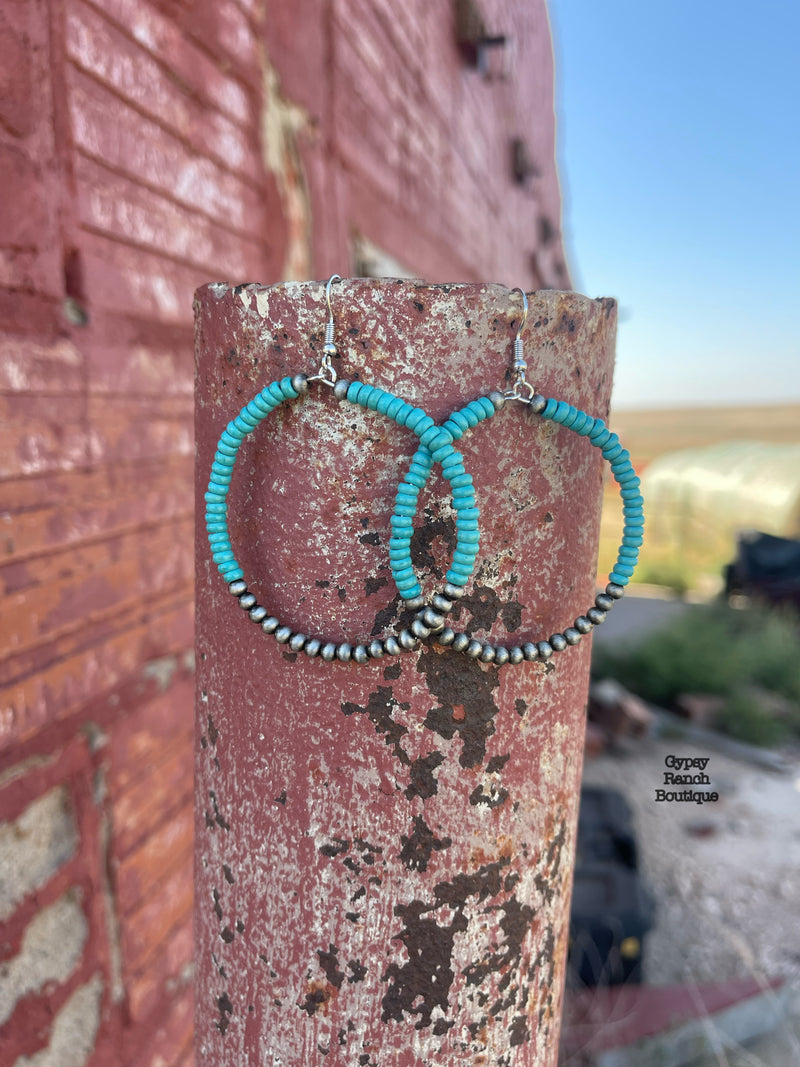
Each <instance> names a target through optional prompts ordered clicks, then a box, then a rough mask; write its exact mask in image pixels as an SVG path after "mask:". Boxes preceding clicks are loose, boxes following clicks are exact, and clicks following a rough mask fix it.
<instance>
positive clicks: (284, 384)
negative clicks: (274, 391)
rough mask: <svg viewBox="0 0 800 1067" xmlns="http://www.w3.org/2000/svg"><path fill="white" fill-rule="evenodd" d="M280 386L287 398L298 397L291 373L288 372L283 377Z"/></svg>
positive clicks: (293, 398)
mask: <svg viewBox="0 0 800 1067" xmlns="http://www.w3.org/2000/svg"><path fill="white" fill-rule="evenodd" d="M279 388H280V391H281V392H282V393H283V395H284V397H285V398H286V399H287V400H295V399H296V398H297V395H298V393H297V390H296V389H295V387H294V386H293V385H292V379H291V377H290V375H288V374H287V375H286V377H285V378H281V381H280V386H279Z"/></svg>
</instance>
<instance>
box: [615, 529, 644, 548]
mask: <svg viewBox="0 0 800 1067" xmlns="http://www.w3.org/2000/svg"><path fill="white" fill-rule="evenodd" d="M642 541H644V537H643V536H642V534H641V533H640V534H639V536H638V537H631V536H630V535H629V534H623V535H622V540H621V541H620V544H621V545H628V546H629V547H631V548H640V547H641V544H642Z"/></svg>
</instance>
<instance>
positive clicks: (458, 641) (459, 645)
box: [453, 633, 469, 652]
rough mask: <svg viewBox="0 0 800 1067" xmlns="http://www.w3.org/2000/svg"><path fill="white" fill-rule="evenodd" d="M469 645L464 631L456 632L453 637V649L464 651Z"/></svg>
mask: <svg viewBox="0 0 800 1067" xmlns="http://www.w3.org/2000/svg"><path fill="white" fill-rule="evenodd" d="M468 645H469V637H468V636H467V634H465V633H457V634H456V636H455V637H454V638H453V651H454V652H464V651H465V650H466V648H467V646H468Z"/></svg>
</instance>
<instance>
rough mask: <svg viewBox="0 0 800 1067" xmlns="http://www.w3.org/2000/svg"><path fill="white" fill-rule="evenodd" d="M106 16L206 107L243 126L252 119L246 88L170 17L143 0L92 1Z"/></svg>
mask: <svg viewBox="0 0 800 1067" xmlns="http://www.w3.org/2000/svg"><path fill="white" fill-rule="evenodd" d="M93 6H94V7H95V8H97V9H98V10H99V11H100V12H101V13H102V14H103V15H104V16H105V17H106V18H107V19H109V20H111V21H113V22H115V23H116V24H117V26H118V27H119V28H120V29H122V30H123V31H124V32H126V33H127V34H129V35H130V36H131V37H132V38H133V39H134V40H135V41H136V42H137V43H138V44H140V45H141V46H142V48H144V49H146V50H147V51H148V52H149V53H150V54H151V55H152V56H153V57H154V58H156V59H157V60H159V62H160V63H161V64H162V65H163V67H164V69H165V70H166V71H167V72H168V73H169V74H170V76H172V77H175V76H177V77H178V78H179V79H180V81H181V82H182V83H183V84H184V85H186V86H187V87H188V88H189V89H190V90H191V92H192V95H194V96H197V97H201V98H202V99H203V101H204V104H205V106H206V107H211V108H214V109H218V110H220V111H223V112H225V113H226V114H227V115H228V116H229V117H230V118H232V119H234V120H235V121H236V122H238V123H239V124H240V125H241V126H244V127H245V128H247V127H248V126H249V125H250V124H251V123H252V122H253V120H254V115H253V104H252V100H251V98H250V94H249V92H248V91H247V90H246V89H245V88H244V87H243V86H242V85H241V84H240V83H239V82H238V81H236V80H235V79H234V78H233V77H230V75H228V76H226V75H224V74H223V73H222V72H221V70H220V68H219V66H217V65H215V64H214V63H213V62H212V61H211V60H210V59H209V58H208V56H207V55H206V54H205V52H203V51H202V50H201V49H200V48H198V47H197V46H196V45H194V44H192V43H191V42H190V41H189V40H187V37H186V35H185V34H184V33H182V32H181V30H180V29H179V27H178V26H177V25H176V24H175V22H174V21H172V20H170V19H169V18H166V17H165V16H164V15H162V14H160V13H159V12H158V11H156V10H155V8H154V7H153V6H152V5H151V4H148V3H146V2H144V0H102V2H101V3H97V2H96V0H95V2H93Z"/></svg>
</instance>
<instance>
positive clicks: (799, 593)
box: [723, 531, 800, 608]
mask: <svg viewBox="0 0 800 1067" xmlns="http://www.w3.org/2000/svg"><path fill="white" fill-rule="evenodd" d="M723 577H724V579H725V596H726V597H731V596H735V595H740V596H750V597H754V598H757V599H759V600H764V601H766V602H768V603H770V604H794V606H795V607H797V608H800V541H796V540H792V539H790V538H788V537H774V536H773V535H772V534H765V533H759V532H758V531H751V532H748V533H743V534H740V535H739V538H738V542H737V547H736V558H735V559H734V560H733V562H732V563H729V564H728V565H727V566H726V567H725V569H724V571H723Z"/></svg>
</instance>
